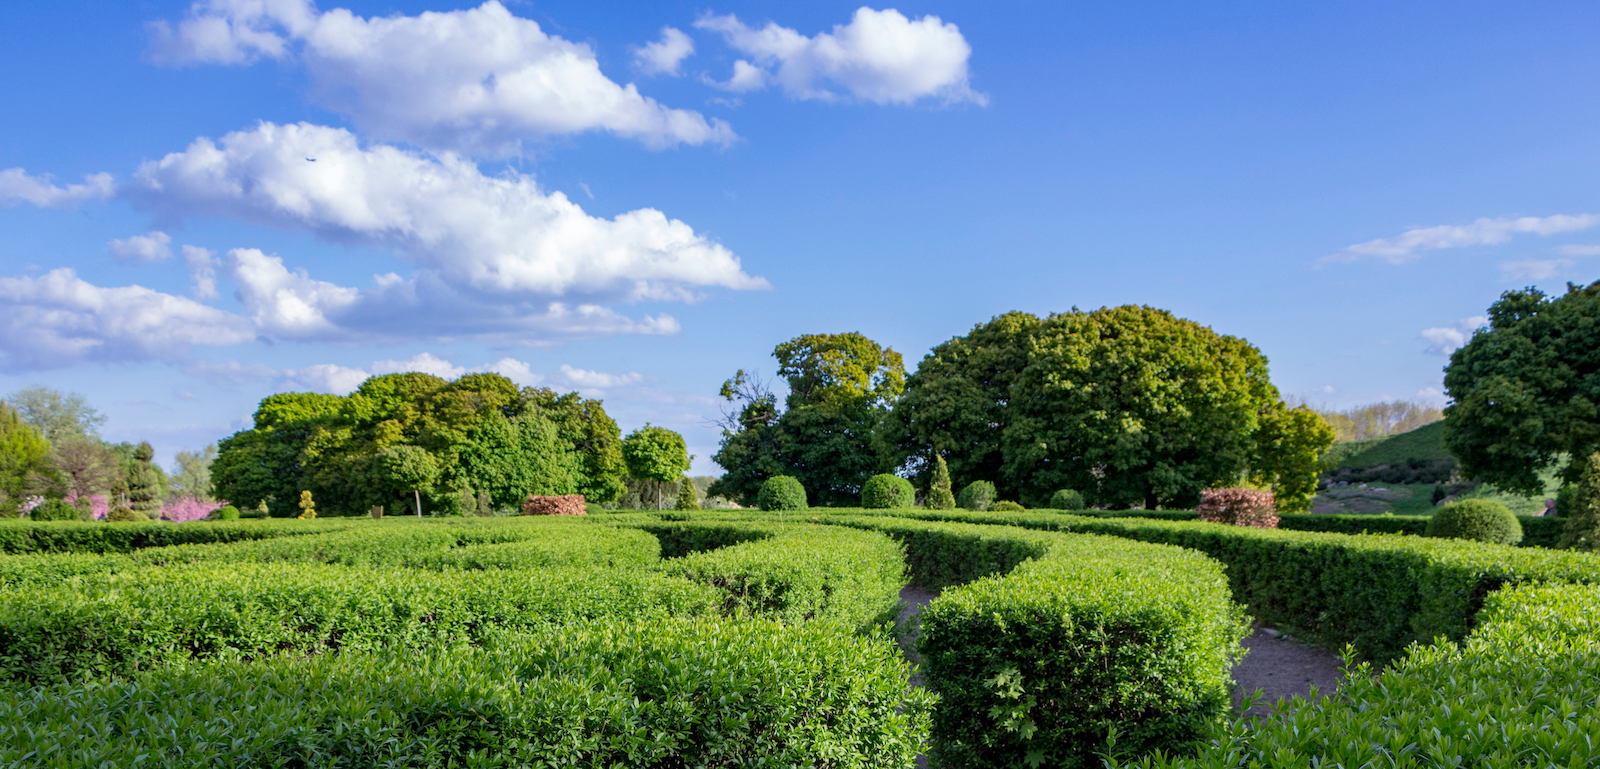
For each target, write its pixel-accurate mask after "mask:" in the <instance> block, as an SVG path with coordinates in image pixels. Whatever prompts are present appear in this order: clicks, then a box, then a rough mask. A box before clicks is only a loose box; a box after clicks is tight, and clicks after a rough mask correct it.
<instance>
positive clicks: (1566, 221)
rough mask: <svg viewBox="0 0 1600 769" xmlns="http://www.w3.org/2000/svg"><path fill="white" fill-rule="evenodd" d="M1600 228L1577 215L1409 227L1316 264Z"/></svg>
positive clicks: (1396, 258)
mask: <svg viewBox="0 0 1600 769" xmlns="http://www.w3.org/2000/svg"><path fill="white" fill-rule="evenodd" d="M1597 224H1600V215H1595V214H1579V215H1576V216H1571V215H1567V214H1557V215H1555V216H1543V217H1540V216H1524V217H1520V218H1517V219H1509V218H1501V219H1489V218H1483V219H1478V220H1477V221H1475V222H1473V223H1471V224H1462V225H1450V224H1446V225H1439V226H1437V227H1412V228H1411V229H1408V230H1406V231H1405V232H1403V233H1400V234H1399V235H1397V236H1395V237H1393V238H1379V239H1377V240H1369V241H1367V242H1365V243H1357V244H1355V245H1353V246H1350V247H1348V248H1346V249H1344V250H1343V251H1340V252H1339V253H1337V254H1330V255H1328V256H1325V257H1323V258H1322V259H1319V260H1318V264H1326V263H1328V262H1354V261H1357V260H1359V259H1363V258H1367V257H1375V258H1378V259H1384V260H1386V261H1388V262H1389V263H1390V264H1404V263H1406V262H1409V261H1411V260H1413V259H1418V258H1420V257H1421V256H1422V255H1421V254H1420V253H1419V252H1421V251H1431V250H1435V249H1441V248H1462V247H1465V246H1493V245H1498V244H1501V243H1505V242H1506V241H1509V240H1511V238H1512V237H1513V236H1515V235H1519V234H1534V235H1554V234H1557V233H1561V232H1575V231H1578V230H1585V229H1588V228H1590V227H1593V226H1595V225H1597Z"/></svg>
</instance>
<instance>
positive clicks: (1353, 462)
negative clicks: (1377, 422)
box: [1334, 422, 1455, 467]
mask: <svg viewBox="0 0 1600 769" xmlns="http://www.w3.org/2000/svg"><path fill="white" fill-rule="evenodd" d="M1347 447H1348V448H1347ZM1341 449H1343V451H1342V452H1340V453H1341V454H1343V456H1341V457H1340V458H1339V462H1338V464H1336V465H1334V466H1335V467H1373V466H1376V465H1398V464H1404V463H1406V462H1409V461H1412V460H1418V461H1436V460H1450V461H1451V462H1454V461H1455V457H1452V456H1450V452H1448V451H1445V448H1444V422H1434V423H1433V424H1430V425H1423V426H1422V427H1419V428H1417V429H1415V430H1412V431H1411V432H1408V433H1400V434H1399V435H1391V436H1389V437H1387V438H1374V439H1372V440H1367V441H1353V442H1351V443H1342V444H1339V445H1337V446H1334V450H1335V451H1340V450H1341Z"/></svg>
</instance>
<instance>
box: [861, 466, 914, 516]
mask: <svg viewBox="0 0 1600 769" xmlns="http://www.w3.org/2000/svg"><path fill="white" fill-rule="evenodd" d="M916 495H917V492H916V490H915V489H913V488H911V481H908V480H906V479H904V478H901V477H900V476H898V475H890V474H888V473H884V474H881V475H874V476H872V477H871V478H868V479H867V482H866V484H865V485H863V486H862V487H861V506H862V507H865V508H867V509H869V510H891V509H897V508H902V507H911V505H912V504H913V503H914V502H915V501H916Z"/></svg>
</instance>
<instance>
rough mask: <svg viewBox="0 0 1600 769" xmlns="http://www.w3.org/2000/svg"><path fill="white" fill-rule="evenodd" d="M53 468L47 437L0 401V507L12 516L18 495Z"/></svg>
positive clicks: (19, 498)
mask: <svg viewBox="0 0 1600 769" xmlns="http://www.w3.org/2000/svg"><path fill="white" fill-rule="evenodd" d="M53 470H54V468H53V467H52V465H51V463H50V441H48V440H46V439H45V437H44V435H42V434H40V432H39V431H38V430H37V429H34V427H33V426H32V425H29V424H28V423H27V422H26V421H24V420H23V419H22V415H21V414H19V413H18V412H17V410H16V409H13V408H10V407H9V406H7V405H6V404H5V403H0V510H3V511H4V513H5V514H6V515H8V516H12V517H15V516H16V515H17V510H18V505H19V504H20V503H21V499H22V497H23V496H24V495H25V494H26V493H27V492H28V491H30V490H31V487H32V486H33V485H35V484H36V483H37V479H38V478H39V477H41V476H44V475H47V474H49V473H51V472H53Z"/></svg>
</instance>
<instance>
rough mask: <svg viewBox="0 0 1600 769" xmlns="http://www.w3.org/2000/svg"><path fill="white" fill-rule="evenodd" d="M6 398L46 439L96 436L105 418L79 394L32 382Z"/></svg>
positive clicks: (23, 418) (25, 420) (24, 419)
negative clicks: (32, 384)
mask: <svg viewBox="0 0 1600 769" xmlns="http://www.w3.org/2000/svg"><path fill="white" fill-rule="evenodd" d="M5 400H6V403H8V404H10V406H11V407H12V408H14V409H16V410H17V412H18V414H20V415H21V417H22V421H24V422H27V423H28V424H30V425H32V426H33V428H34V429H35V430H38V431H39V433H40V434H41V435H43V436H44V437H45V439H46V440H51V441H54V440H58V439H60V438H64V437H67V436H78V437H83V438H98V437H99V436H100V426H101V425H103V424H105V421H106V418H105V415H104V414H101V413H100V412H99V411H96V410H95V408H94V407H93V406H90V405H89V401H88V399H86V398H84V397H83V396H82V395H79V394H78V393H64V392H61V391H60V390H55V389H52V388H49V387H42V386H39V385H35V386H33V387H24V388H23V389H21V390H18V391H16V392H14V393H11V394H10V395H7V396H6V398H5Z"/></svg>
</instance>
